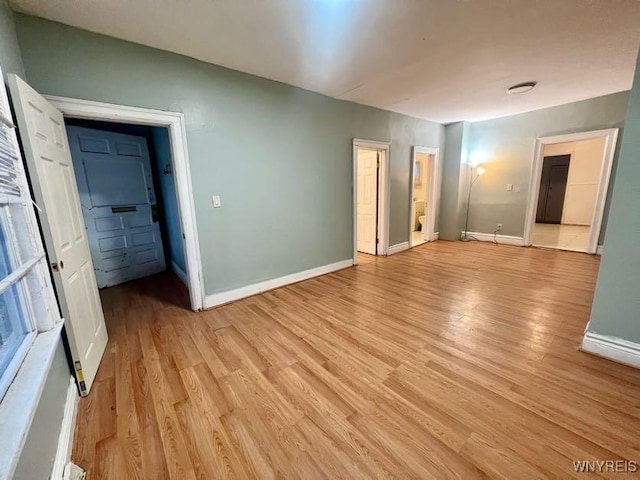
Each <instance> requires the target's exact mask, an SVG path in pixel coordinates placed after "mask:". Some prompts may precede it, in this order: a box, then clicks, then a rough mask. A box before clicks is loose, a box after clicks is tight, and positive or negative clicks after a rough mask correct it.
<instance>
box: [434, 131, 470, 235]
mask: <svg viewBox="0 0 640 480" xmlns="http://www.w3.org/2000/svg"><path fill="white" fill-rule="evenodd" d="M470 126H471V124H470V123H468V122H457V123H452V124H449V125H447V126H446V127H445V146H444V157H443V158H444V161H443V169H442V170H443V171H442V189H441V192H442V193H441V200H440V201H441V204H440V238H442V239H443V240H458V239H459V238H460V229H461V228H462V221H463V220H462V217H461V205H460V199H461V198H462V195H464V192H463V191H462V190H461V188H462V179H463V178H464V175H463V173H464V172H462V171H461V163H462V162H463V161H464V159H465V158H466V154H467V147H468V142H469V130H470Z"/></svg>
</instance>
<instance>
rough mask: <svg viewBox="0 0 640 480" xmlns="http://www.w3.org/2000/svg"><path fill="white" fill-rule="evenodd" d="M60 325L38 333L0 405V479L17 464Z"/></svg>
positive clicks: (44, 380)
mask: <svg viewBox="0 0 640 480" xmlns="http://www.w3.org/2000/svg"><path fill="white" fill-rule="evenodd" d="M61 331H62V322H58V324H57V325H56V326H55V327H54V328H53V329H51V330H49V331H47V332H43V333H39V334H38V335H37V336H36V338H35V340H34V341H33V343H32V344H31V346H30V348H29V351H28V352H27V355H26V357H25V358H24V360H23V361H22V365H20V369H19V370H18V373H17V375H16V376H15V378H14V379H13V382H12V383H11V386H10V387H9V390H8V391H7V393H6V394H5V396H4V398H3V399H2V402H1V403H0V425H2V435H0V479H2V480H4V479H9V478H12V477H13V473H14V471H15V469H16V466H17V465H18V460H19V459H20V454H21V453H22V448H23V447H24V443H25V440H26V439H27V435H28V433H29V429H30V428H31V422H32V421H33V417H34V415H35V413H36V409H37V408H38V404H39V403H40V397H41V396H42V391H43V390H44V385H45V383H46V382H47V377H48V376H49V371H50V370H51V365H52V363H53V357H54V356H55V353H56V348H57V347H58V343H59V342H60V333H61Z"/></svg>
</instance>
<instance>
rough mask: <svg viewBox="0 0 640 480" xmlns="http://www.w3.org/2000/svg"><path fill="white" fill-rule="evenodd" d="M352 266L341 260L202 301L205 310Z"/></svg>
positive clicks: (351, 261) (350, 260)
mask: <svg viewBox="0 0 640 480" xmlns="http://www.w3.org/2000/svg"><path fill="white" fill-rule="evenodd" d="M351 266H353V259H351V258H350V259H349V260H342V261H340V262H336V263H330V264H329V265H323V266H322V267H316V268H312V269H310V270H305V271H303V272H298V273H292V274H291V275H285V276H284V277H279V278H274V279H272V280H265V281H264V282H259V283H254V284H253V285H247V286H246V287H240V288H236V289H234V290H229V291H226V292H220V293H215V294H213V295H207V296H206V297H205V299H204V307H205V308H213V307H217V306H219V305H223V304H225V303H229V302H234V301H236V300H240V299H241V298H246V297H251V296H253V295H257V294H258V293H262V292H266V291H268V290H273V289H275V288H280V287H284V286H285V285H290V284H292V283H297V282H301V281H303V280H308V279H310V278H313V277H319V276H320V275H326V274H327V273H331V272H336V271H338V270H343V269H345V268H349V267H351Z"/></svg>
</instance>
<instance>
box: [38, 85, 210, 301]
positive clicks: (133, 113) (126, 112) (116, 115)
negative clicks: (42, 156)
mask: <svg viewBox="0 0 640 480" xmlns="http://www.w3.org/2000/svg"><path fill="white" fill-rule="evenodd" d="M43 96H44V97H45V98H46V99H47V100H48V101H49V102H51V103H52V104H53V106H55V107H56V108H57V109H58V110H60V111H61V112H62V114H63V116H64V117H67V118H81V119H85V120H101V121H109V122H116V123H128V124H135V125H148V126H153V127H165V128H168V129H169V143H170V145H171V164H172V168H173V172H174V181H175V187H176V196H177V199H178V212H179V215H180V224H181V226H182V234H183V235H182V242H183V245H184V254H185V263H186V269H187V272H186V274H187V280H188V282H187V283H188V285H187V286H188V289H189V299H190V302H191V309H192V310H194V311H198V310H202V309H203V307H204V297H205V292H204V285H203V283H202V261H201V257H200V242H199V237H198V230H197V226H196V215H195V202H194V199H193V188H192V185H191V171H190V168H189V152H188V149H187V129H186V122H185V118H184V114H182V113H179V112H167V111H163V110H153V109H148V108H139V107H130V106H127V105H116V104H111V103H103V102H94V101H91V100H81V99H77V98H67V97H58V96H52V95H43Z"/></svg>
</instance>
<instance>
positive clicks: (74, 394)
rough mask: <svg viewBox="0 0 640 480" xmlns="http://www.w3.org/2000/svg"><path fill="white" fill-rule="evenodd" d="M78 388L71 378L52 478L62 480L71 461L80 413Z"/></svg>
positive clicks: (52, 479)
mask: <svg viewBox="0 0 640 480" xmlns="http://www.w3.org/2000/svg"><path fill="white" fill-rule="evenodd" d="M79 400H80V396H79V395H78V388H77V387H76V381H75V379H74V378H73V377H70V379H69V387H68V388H67V399H66V401H65V405H64V416H63V417H62V427H61V428H60V436H59V437H58V449H57V451H56V458H55V459H54V461H53V469H52V470H51V480H62V479H63V476H64V467H65V466H66V465H67V463H69V462H70V461H71V450H72V449H73V433H74V432H75V429H76V415H77V413H78V401H79Z"/></svg>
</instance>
